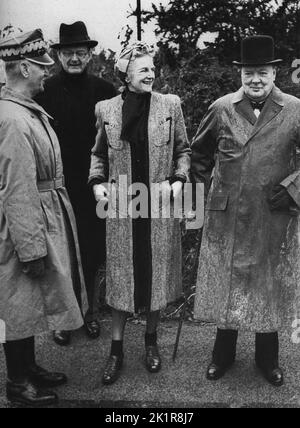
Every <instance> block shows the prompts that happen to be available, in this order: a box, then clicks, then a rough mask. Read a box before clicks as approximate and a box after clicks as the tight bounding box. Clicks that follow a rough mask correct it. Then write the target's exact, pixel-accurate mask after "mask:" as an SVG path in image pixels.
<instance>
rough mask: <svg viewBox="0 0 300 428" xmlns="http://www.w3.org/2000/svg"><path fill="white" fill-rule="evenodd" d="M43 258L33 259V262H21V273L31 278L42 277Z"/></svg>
mask: <svg viewBox="0 0 300 428" xmlns="http://www.w3.org/2000/svg"><path fill="white" fill-rule="evenodd" d="M45 270H46V267H45V259H38V260H34V261H33V262H27V263H23V273H25V275H27V276H29V277H30V278H31V279H38V278H42V277H43V276H44V275H45Z"/></svg>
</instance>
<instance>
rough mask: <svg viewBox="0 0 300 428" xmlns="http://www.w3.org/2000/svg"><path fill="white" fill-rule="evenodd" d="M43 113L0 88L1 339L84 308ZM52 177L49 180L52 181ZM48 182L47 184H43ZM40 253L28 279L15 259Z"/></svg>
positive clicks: (53, 145) (77, 316) (67, 326)
mask: <svg viewBox="0 0 300 428" xmlns="http://www.w3.org/2000/svg"><path fill="white" fill-rule="evenodd" d="M62 176H63V167H62V162H61V156H60V147H59V143H58V140H57V137H56V134H55V133H54V131H53V129H52V128H51V126H50V124H49V121H48V115H47V113H46V112H45V111H44V110H43V109H42V108H41V107H40V106H39V105H38V104H36V103H35V102H34V101H32V100H31V99H28V98H25V97H23V96H22V95H21V94H18V93H16V92H14V91H13V90H11V89H8V88H4V89H3V90H2V93H1V100H0V319H1V320H3V321H4V323H5V325H6V340H8V341H12V340H19V339H24V338H27V337H30V336H34V335H36V334H38V333H42V332H45V331H48V330H73V329H77V328H79V327H81V325H82V323H83V320H82V315H81V311H80V309H79V306H78V303H77V300H76V297H75V294H74V290H73V286H74V287H75V289H76V292H77V297H78V299H79V300H80V301H81V302H80V303H81V304H82V309H83V310H85V307H86V296H85V294H84V293H85V292H84V290H85V287H84V279H83V275H82V269H81V265H80V255H79V246H78V240H77V230H76V224H75V219H74V214H73V211H72V207H71V204H70V201H69V197H68V194H67V191H66V189H65V188H64V187H63V183H62V180H61V179H62ZM55 179H57V181H56V183H55V184H54V180H55ZM49 182H51V183H52V185H51V186H52V189H50V187H51V186H50V184H49ZM40 258H45V264H46V273H45V275H44V276H43V277H42V278H40V279H30V278H29V277H28V276H27V275H25V274H24V273H23V263H24V262H30V261H34V260H37V259H40Z"/></svg>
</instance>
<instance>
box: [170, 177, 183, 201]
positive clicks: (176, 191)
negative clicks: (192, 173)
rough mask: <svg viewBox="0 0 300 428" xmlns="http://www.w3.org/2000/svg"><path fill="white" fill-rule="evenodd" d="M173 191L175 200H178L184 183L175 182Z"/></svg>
mask: <svg viewBox="0 0 300 428" xmlns="http://www.w3.org/2000/svg"><path fill="white" fill-rule="evenodd" d="M171 189H172V191H173V198H174V199H177V198H178V197H179V196H180V193H181V192H182V189H183V183H182V181H175V183H173V184H172V186H171Z"/></svg>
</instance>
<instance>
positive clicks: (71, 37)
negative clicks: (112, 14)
mask: <svg viewBox="0 0 300 428" xmlns="http://www.w3.org/2000/svg"><path fill="white" fill-rule="evenodd" d="M74 45H87V46H88V47H89V48H94V47H95V46H97V45H98V42H96V41H95V40H91V39H90V38H89V35H88V32H87V28H86V25H85V24H84V22H82V21H77V22H75V23H74V24H71V25H67V24H61V26H60V30H59V43H55V44H54V45H51V48H53V49H60V48H62V47H64V46H74Z"/></svg>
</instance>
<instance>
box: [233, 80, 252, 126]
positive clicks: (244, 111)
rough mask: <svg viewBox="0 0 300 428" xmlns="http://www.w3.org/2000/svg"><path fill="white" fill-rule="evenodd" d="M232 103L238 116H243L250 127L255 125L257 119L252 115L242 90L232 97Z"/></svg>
mask: <svg viewBox="0 0 300 428" xmlns="http://www.w3.org/2000/svg"><path fill="white" fill-rule="evenodd" d="M233 103H234V104H235V109H236V112H237V113H238V114H240V115H241V116H243V117H244V118H245V119H247V120H248V122H250V123H251V125H253V126H254V125H255V123H256V121H257V117H256V116H255V114H254V111H253V108H252V106H251V103H250V101H249V99H248V98H247V97H245V94H244V90H243V88H241V89H240V90H239V91H238V92H237V93H236V94H235V96H234V99H233Z"/></svg>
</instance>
